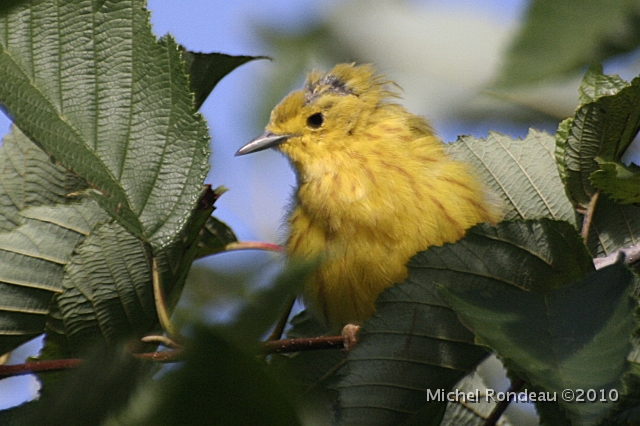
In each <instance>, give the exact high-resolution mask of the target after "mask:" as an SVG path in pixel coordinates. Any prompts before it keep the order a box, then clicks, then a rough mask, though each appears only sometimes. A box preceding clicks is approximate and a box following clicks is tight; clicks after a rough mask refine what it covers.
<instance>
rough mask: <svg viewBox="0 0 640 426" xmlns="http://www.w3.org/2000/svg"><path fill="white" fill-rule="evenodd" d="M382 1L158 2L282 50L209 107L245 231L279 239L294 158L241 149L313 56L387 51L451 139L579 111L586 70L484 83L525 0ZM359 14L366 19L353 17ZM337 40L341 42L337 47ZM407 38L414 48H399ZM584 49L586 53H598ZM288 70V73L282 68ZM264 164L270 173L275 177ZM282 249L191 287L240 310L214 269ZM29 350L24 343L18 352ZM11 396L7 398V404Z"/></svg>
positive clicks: (252, 49) (267, 50) (221, 311)
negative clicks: (539, 81)
mask: <svg viewBox="0 0 640 426" xmlns="http://www.w3.org/2000/svg"><path fill="white" fill-rule="evenodd" d="M380 3H381V4H382V6H380V7H379V8H373V9H372V8H367V7H364V6H363V2H362V1H357V0H356V1H302V2H301V1H293V0H289V1H287V0H278V1H267V2H258V1H248V0H245V1H240V2H207V1H187V2H180V3H175V4H172V3H170V2H165V1H159V0H156V1H153V0H151V1H149V2H148V7H149V9H150V10H151V12H152V22H153V23H154V31H155V32H156V34H157V35H162V34H164V33H165V32H167V31H170V32H171V33H172V34H174V35H175V36H176V38H177V41H178V42H179V43H181V44H183V45H186V46H187V47H188V48H189V49H191V50H194V51H221V52H225V53H231V54H252V55H265V54H266V55H270V56H272V57H273V58H274V59H275V61H274V62H273V63H269V62H267V61H261V62H260V61H258V62H255V63H252V64H250V65H246V66H244V67H241V68H239V69H238V70H236V71H234V72H233V73H231V75H229V76H228V77H226V78H225V79H224V80H223V81H222V83H221V84H220V85H219V86H218V87H217V88H216V90H215V91H214V92H213V94H212V96H211V97H210V98H209V101H208V102H207V103H205V105H204V106H203V108H202V109H201V111H202V112H203V114H204V115H205V116H206V118H207V120H208V124H209V126H210V127H211V131H212V138H213V157H212V162H213V164H212V172H211V174H210V176H209V178H208V179H207V182H209V183H212V184H213V185H214V186H217V185H220V184H224V185H226V186H227V187H229V188H230V189H231V191H230V192H229V193H227V194H225V195H224V196H223V197H222V198H221V199H220V201H219V202H218V203H217V206H218V210H217V211H216V216H217V217H219V218H220V219H222V220H224V221H226V222H227V223H229V224H230V225H231V226H232V228H233V229H234V230H235V231H236V233H237V234H238V236H239V237H240V239H243V240H248V239H260V240H265V241H275V240H277V239H278V236H279V233H278V229H279V223H280V218H281V217H282V208H283V206H284V205H285V204H286V202H287V198H288V193H289V188H290V186H291V184H293V175H292V173H291V172H290V171H289V168H288V166H287V164H286V162H285V161H284V159H282V158H280V157H278V156H277V155H275V154H273V153H269V154H264V155H258V156H249V157H246V158H239V159H234V158H232V155H233V153H234V152H235V150H236V149H237V148H238V147H239V146H241V145H242V144H243V143H244V142H245V141H247V140H249V139H250V138H252V137H253V136H254V135H255V134H258V133H259V132H260V131H261V128H262V126H263V125H264V123H265V122H266V112H267V111H268V110H269V109H270V108H271V107H272V106H273V104H274V103H275V102H277V100H279V99H280V97H281V96H282V95H283V93H285V92H286V91H288V90H289V89H290V88H292V87H295V86H298V85H299V83H300V72H301V71H304V70H307V69H309V68H311V67H321V68H327V67H329V66H331V65H332V64H333V63H335V62H337V61H340V60H343V59H344V58H345V57H357V58H358V59H359V60H360V61H372V62H375V63H376V64H377V66H378V67H379V68H380V69H381V70H382V71H384V72H386V73H387V74H389V75H390V76H391V77H392V78H393V79H394V80H396V81H397V82H398V83H399V84H400V85H401V86H402V87H403V88H404V89H405V97H406V101H405V102H404V103H405V105H407V107H408V108H409V109H410V110H411V111H413V112H415V113H419V114H424V115H427V116H428V117H430V118H431V119H432V121H433V124H434V126H435V127H436V129H438V131H439V132H440V134H441V136H442V137H443V138H444V139H445V140H447V141H453V140H455V138H456V137H457V135H458V134H471V135H473V136H477V137H485V138H486V137H487V134H488V130H489V129H491V130H495V131H498V132H501V133H503V134H508V135H510V136H511V137H514V138H515V137H524V136H525V135H526V134H527V131H528V127H534V128H537V129H542V130H547V131H549V132H550V133H552V132H554V131H555V128H556V125H557V122H558V120H559V119H560V118H564V117H566V116H568V115H570V114H571V113H572V112H573V109H574V108H575V105H576V94H577V85H578V82H579V77H577V75H578V73H576V74H575V76H574V75H569V76H568V77H563V78H562V79H559V80H558V81H553V82H549V83H545V85H544V86H543V87H542V88H537V90H536V93H542V94H543V95H540V96H538V97H536V96H534V95H532V93H531V91H527V90H525V89H522V90H520V91H513V92H510V93H508V94H505V93H501V94H500V97H499V98H506V99H508V100H510V101H512V102H513V103H511V102H507V103H505V102H503V101H502V100H501V99H499V98H496V97H492V96H486V95H483V94H480V93H479V92H480V89H481V88H482V87H484V85H485V84H487V83H488V82H489V81H490V80H491V79H492V78H493V77H495V75H496V73H497V70H498V65H499V61H500V58H501V55H502V53H503V52H504V50H505V49H506V46H507V43H508V42H509V41H510V40H511V39H512V37H513V35H514V31H515V30H516V29H517V23H518V18H519V16H520V15H521V13H522V12H523V10H524V7H525V6H526V5H525V2H523V1H505V0H502V1H475V2H468V1H461V0H460V1H428V2H427V1H422V2H421V1H405V2H397V1H394V2H391V1H390V2H380ZM539 3H540V4H543V5H544V3H545V2H544V1H540V2H539ZM546 3H548V2H546ZM582 3H584V2H582ZM589 3H591V2H589ZM593 3H594V4H596V3H598V2H593ZM625 3H626V2H620V4H621V5H622V4H625ZM585 13H586V12H585ZM615 13H616V9H615V8H612V10H611V16H607V20H603V22H609V20H614V19H615V18H616V16H615ZM356 15H357V16H358V19H357V20H356V19H353V17H354V16H356ZM372 20H375V21H376V22H378V23H380V24H379V25H377V26H376V30H377V32H376V34H371V33H370V31H371V25H370V22H372ZM274 28H278V30H275V29H274ZM595 36H599V34H596V35H595ZM265 40H267V43H265ZM425 40H428V42H426V43H425ZM588 41H592V40H587V41H579V40H577V39H573V40H568V41H567V43H568V44H569V45H571V46H575V45H576V44H578V43H581V44H580V46H584V45H585V44H587V42H588ZM337 45H339V46H341V49H336V48H335V46H337ZM398 45H400V46H402V47H403V49H396V48H395V47H396V46H398ZM576 50H577V51H580V52H582V54H584V55H588V54H589V53H590V52H586V53H584V49H576ZM301 52H304V54H301ZM450 52H456V54H455V55H452V54H450ZM591 53H593V52H591ZM579 59H580V58H577V59H576V58H573V63H572V62H571V61H569V65H565V69H563V70H561V71H564V70H566V69H568V68H571V66H575V64H576V62H577V61H578V62H579ZM637 69H638V67H637V55H627V56H626V57H624V58H618V59H616V60H614V61H609V62H607V63H605V72H607V73H620V74H621V75H622V76H623V77H624V78H627V79H630V78H631V77H633V76H634V75H636V74H637ZM634 70H635V71H634ZM276 75H278V76H280V77H282V78H281V79H279V80H276V79H275V77H274V76H276ZM525 77H526V78H531V76H528V77H527V76H525ZM533 78H535V76H534V77H533ZM425 82H426V83H427V84H425ZM503 83H504V82H503ZM267 88H269V90H267ZM545 90H546V91H545ZM481 111H484V112H481ZM498 117H500V119H499V118H498ZM507 121H508V122H507ZM517 123H522V126H518V124H517ZM0 127H2V128H7V127H8V126H6V125H4V124H2V125H0ZM264 176H269V177H270V179H269V180H268V181H265V180H264ZM271 259H272V257H271V256H269V255H264V254H259V253H240V254H233V255H231V254H229V255H224V256H220V257H219V258H218V259H215V260H213V261H210V262H209V263H208V265H206V266H207V267H211V268H212V269H213V271H214V272H213V273H207V272H204V271H203V270H202V269H200V270H198V269H196V270H195V271H194V273H193V274H192V275H193V277H194V278H195V279H194V280H192V282H191V283H190V287H189V288H188V292H187V294H186V297H185V299H186V302H187V304H190V306H193V305H195V304H197V303H198V301H201V300H203V299H204V298H203V297H200V296H202V295H203V294H204V295H207V294H209V295H211V294H216V293H217V294H222V295H223V296H222V297H220V296H218V299H215V300H213V303H211V304H209V305H208V306H206V307H208V308H209V311H208V312H210V313H211V319H212V320H224V319H225V318H227V317H228V315H229V314H231V313H233V310H234V306H236V304H234V303H232V302H234V301H237V300H239V299H240V297H241V295H242V294H243V291H244V290H243V289H242V288H241V287H240V288H239V289H235V290H232V289H230V288H229V287H228V286H223V285H218V286H216V285H215V282H214V285H212V284H211V277H212V275H213V276H214V278H215V277H216V276H217V277H219V278H224V281H227V282H229V281H231V282H244V281H245V280H246V278H249V281H250V282H251V280H253V281H254V282H255V281H256V280H257V278H256V277H258V276H260V277H262V279H265V280H266V279H268V278H267V277H266V276H267V275H268V274H265V268H267V266H266V265H267V264H268V263H269V262H270V261H271ZM248 264H255V265H257V266H258V268H257V269H258V271H259V272H254V273H251V274H249V277H247V276H246V275H245V274H241V273H240V272H238V270H239V267H240V266H239V265H242V266H243V267H245V266H246V265H248ZM201 266H202V267H204V266H205V265H201ZM199 276H206V277H207V278H206V282H207V286H204V285H197V284H198V283H199V282H203V281H204V280H199V279H198V277H199ZM230 278H235V281H234V280H231V279H230ZM219 281H220V282H222V281H223V280H222V279H220V280H219ZM257 284H259V283H257ZM209 300H211V298H209ZM200 303H201V302H200ZM30 350H33V348H31V349H30ZM19 356H24V355H22V354H16V357H19ZM29 380H30V379H28V378H15V379H10V380H5V381H3V383H1V384H0V386H7V391H4V390H2V389H1V388H0V396H5V395H11V396H14V395H16V392H15V388H16V381H22V382H23V383H24V382H25V381H27V383H24V387H29V386H30V387H31V388H30V390H31V391H32V390H33V386H34V385H33V382H28V381H29ZM502 387H503V388H504V384H503V385H502ZM9 388H10V389H11V391H9V390H8V389H9ZM10 403H11V402H9V401H7V405H8V404H10Z"/></svg>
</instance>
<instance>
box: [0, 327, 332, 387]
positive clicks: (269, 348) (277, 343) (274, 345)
mask: <svg viewBox="0 0 640 426" xmlns="http://www.w3.org/2000/svg"><path fill="white" fill-rule="evenodd" d="M343 345H344V343H343V338H342V336H323V337H310V338H306V337H305V338H299V339H284V340H272V341H270V342H263V343H262V344H261V349H262V353H264V354H274V353H286V352H300V351H310V350H317V349H342V348H343ZM133 356H134V357H135V358H138V359H143V360H147V361H152V362H160V363H169V362H178V361H182V360H184V349H182V348H179V349H171V350H167V351H159V352H145V353H139V354H133ZM82 362H84V360H83V359H80V358H68V359H54V360H46V361H32V362H25V363H23V364H15V365H0V379H4V378H7V377H12V376H21V375H25V374H32V373H42V372H47V371H59V370H69V369H71V368H75V367H77V366H78V365H80V364H81V363H82Z"/></svg>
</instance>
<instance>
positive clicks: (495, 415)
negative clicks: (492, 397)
mask: <svg viewBox="0 0 640 426" xmlns="http://www.w3.org/2000/svg"><path fill="white" fill-rule="evenodd" d="M522 386H524V380H522V379H515V380H514V381H513V382H512V383H511V386H510V387H509V390H508V391H507V395H509V392H520V389H522ZM511 401H512V400H511V398H505V399H503V400H502V401H500V402H498V403H497V404H496V406H495V407H493V410H492V411H491V414H489V417H487V419H486V420H485V421H484V423H483V426H495V425H496V424H497V423H498V420H500V417H502V415H503V414H504V412H505V411H506V410H507V408H508V407H509V404H510V403H511Z"/></svg>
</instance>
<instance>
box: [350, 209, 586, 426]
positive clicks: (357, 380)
mask: <svg viewBox="0 0 640 426" xmlns="http://www.w3.org/2000/svg"><path fill="white" fill-rule="evenodd" d="M407 267H408V270H409V276H408V278H407V279H406V280H405V281H404V282H403V283H400V284H396V285H395V286H393V287H391V288H389V289H388V290H386V291H385V292H383V293H382V294H381V295H380V297H379V298H378V301H377V310H376V313H375V314H374V315H373V316H372V317H371V319H369V320H368V321H366V322H365V323H364V325H363V326H362V329H361V330H360V335H359V336H360V341H359V343H358V346H357V347H356V348H355V349H354V350H353V351H352V352H351V353H349V356H348V365H347V374H346V376H345V377H344V378H343V379H342V381H341V382H340V383H339V385H338V389H339V391H340V405H341V413H342V416H343V418H342V420H343V422H344V423H346V424H350V422H354V423H357V422H358V420H357V419H362V418H366V419H368V420H369V419H370V422H369V424H398V423H400V422H409V421H410V422H411V424H439V421H440V420H439V419H440V418H441V416H442V415H443V413H444V408H445V403H444V402H439V401H434V400H433V399H434V396H433V395H434V392H436V391H437V390H439V389H444V390H445V391H448V390H449V389H451V388H452V386H453V385H454V384H455V383H456V382H458V381H459V380H460V379H461V378H462V377H464V376H465V375H466V374H467V373H469V372H470V371H471V370H472V369H473V368H475V366H476V365H477V364H478V363H479V362H480V361H481V360H482V359H483V358H484V357H485V356H486V352H485V350H484V349H483V348H482V347H480V346H476V344H475V338H474V336H473V335H472V334H471V333H470V332H469V330H468V329H467V328H466V327H465V326H463V325H462V324H461V323H460V321H459V319H458V316H457V315H456V313H455V312H454V311H453V310H451V308H450V307H449V305H448V304H447V303H446V302H444V301H443V300H442V299H441V298H440V296H439V295H438V287H439V286H440V285H447V286H455V287H456V288H458V287H465V288H472V289H477V291H479V292H482V291H484V290H487V291H488V289H491V288H492V287H495V286H500V287H502V286H505V285H506V286H509V287H513V288H515V289H518V290H533V289H538V290H540V289H542V288H546V289H548V288H559V287H561V286H562V285H563V284H564V283H567V282H572V281H576V280H579V279H581V278H582V277H583V276H584V275H586V274H587V273H589V272H592V271H593V269H594V268H593V263H592V261H591V257H590V256H589V254H588V252H587V251H586V248H585V247H584V245H583V244H582V241H581V239H580V236H579V235H578V234H577V232H576V230H575V229H574V228H573V227H572V226H571V225H570V224H568V223H566V222H557V221H551V220H548V219H541V220H539V221H526V222H502V223H500V224H498V225H496V226H495V227H492V226H490V225H486V224H481V225H477V226H475V227H473V228H471V229H470V230H469V231H467V234H466V235H465V237H463V238H462V239H461V240H460V241H458V242H457V243H455V244H445V245H443V246H442V247H432V248H430V249H428V250H426V251H423V252H420V253H418V254H416V255H415V256H414V257H413V258H412V259H411V260H410V261H409V263H408V264H407ZM399 371H401V372H402V374H399V373H398V372H399ZM429 392H431V397H430V399H429Z"/></svg>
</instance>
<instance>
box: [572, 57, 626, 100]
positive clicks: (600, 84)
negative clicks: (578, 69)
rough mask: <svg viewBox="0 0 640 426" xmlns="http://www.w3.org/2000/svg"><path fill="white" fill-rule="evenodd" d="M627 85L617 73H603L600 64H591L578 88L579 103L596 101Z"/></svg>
mask: <svg viewBox="0 0 640 426" xmlns="http://www.w3.org/2000/svg"><path fill="white" fill-rule="evenodd" d="M628 85H629V83H627V82H626V81H624V80H623V79H621V78H620V76H618V75H606V74H603V73H602V65H592V66H590V67H589V69H588V70H587V72H586V73H585V75H584V77H583V78H582V84H580V87H579V88H578V92H579V94H580V105H584V104H586V103H589V102H593V101H596V100H598V99H599V98H601V97H602V96H611V95H615V94H616V93H618V92H619V91H620V90H622V89H624V88H625V87H627V86H628Z"/></svg>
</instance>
